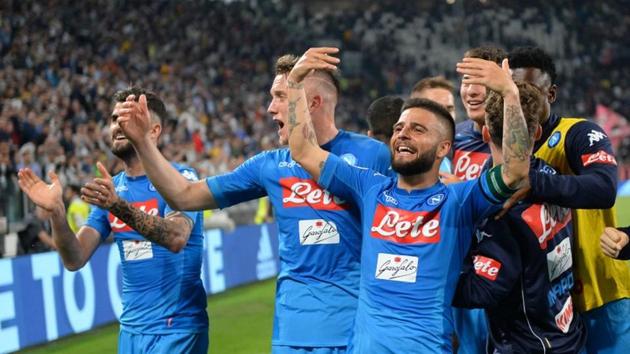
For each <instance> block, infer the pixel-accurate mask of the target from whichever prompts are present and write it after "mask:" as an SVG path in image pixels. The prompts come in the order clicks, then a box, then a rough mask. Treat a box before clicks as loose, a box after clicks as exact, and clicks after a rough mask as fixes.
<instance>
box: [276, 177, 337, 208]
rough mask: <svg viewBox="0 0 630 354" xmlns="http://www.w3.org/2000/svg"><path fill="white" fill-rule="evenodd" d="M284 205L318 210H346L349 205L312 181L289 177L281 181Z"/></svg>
mask: <svg viewBox="0 0 630 354" xmlns="http://www.w3.org/2000/svg"><path fill="white" fill-rule="evenodd" d="M280 185H281V186H282V205H283V206H284V207H285V208H297V207H311V208H313V209H317V210H345V209H348V208H349V205H348V203H346V202H345V201H344V200H343V199H341V198H337V197H335V196H334V195H332V194H331V193H330V192H329V191H327V190H325V189H322V188H321V187H320V186H319V185H318V184H317V183H315V181H313V180H312V179H301V178H297V177H287V178H281V179H280Z"/></svg>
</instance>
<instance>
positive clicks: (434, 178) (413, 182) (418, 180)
mask: <svg viewBox="0 0 630 354" xmlns="http://www.w3.org/2000/svg"><path fill="white" fill-rule="evenodd" d="M438 175H439V172H438V170H437V169H435V168H432V169H431V170H430V171H427V172H425V173H420V174H417V175H411V176H403V175H401V174H398V188H400V189H404V190H406V191H408V192H411V191H413V190H416V189H425V188H429V187H431V186H433V185H434V184H436V183H437V182H438Z"/></svg>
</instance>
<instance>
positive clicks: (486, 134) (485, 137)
mask: <svg viewBox="0 0 630 354" xmlns="http://www.w3.org/2000/svg"><path fill="white" fill-rule="evenodd" d="M481 137H482V138H483V142H484V143H486V144H489V143H490V140H491V139H490V130H489V129H488V127H487V126H485V125H484V126H483V127H481Z"/></svg>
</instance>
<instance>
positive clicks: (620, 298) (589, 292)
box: [507, 47, 630, 353]
mask: <svg viewBox="0 0 630 354" xmlns="http://www.w3.org/2000/svg"><path fill="white" fill-rule="evenodd" d="M509 57H510V63H513V76H514V78H515V79H517V80H524V81H527V82H530V83H531V84H533V85H534V86H536V87H538V88H539V89H540V90H541V91H543V93H544V94H545V97H546V98H547V105H546V106H547V109H548V112H551V109H550V105H551V104H552V103H553V102H555V99H556V91H557V87H556V69H555V65H554V63H553V59H552V58H551V57H550V56H549V55H548V54H547V53H545V52H544V51H543V50H542V49H540V48H535V47H524V48H516V49H514V50H513V51H512V52H510V55H509ZM542 128H543V134H542V138H541V139H540V140H539V141H538V142H537V143H536V145H535V147H534V151H535V154H536V157H538V158H540V159H542V160H544V161H545V162H547V163H548V164H549V165H551V166H552V167H553V168H554V169H555V170H556V171H558V172H559V173H560V174H558V175H549V174H544V173H538V172H534V173H532V174H530V178H529V180H528V182H529V185H531V190H530V189H529V188H525V190H526V191H529V194H530V198H531V199H532V200H537V201H539V200H545V201H548V202H550V203H553V204H556V205H560V206H563V207H566V208H573V209H574V210H573V223H574V227H575V242H576V244H575V246H576V247H575V248H574V249H573V254H574V259H575V287H573V299H574V300H575V308H576V309H577V310H578V311H580V312H583V316H584V319H585V323H586V326H587V328H588V331H587V332H588V339H587V343H586V348H587V350H588V352H589V353H622V352H625V351H626V350H627V348H630V321H628V318H630V268H629V267H628V264H625V263H624V262H618V261H615V260H614V259H611V258H609V257H605V256H604V254H602V252H601V251H600V244H599V243H600V242H599V235H601V234H602V233H603V232H604V229H605V227H607V226H608V227H614V226H615V225H616V215H615V209H614V208H613V205H614V203H615V197H616V192H617V160H616V159H615V156H614V153H613V150H612V146H611V144H610V140H609V139H608V136H607V135H606V133H605V132H604V131H603V130H602V128H601V127H599V126H598V125H597V124H595V123H594V122H591V121H588V120H585V119H580V118H565V117H560V116H558V115H557V114H554V113H550V114H549V116H548V118H547V119H546V120H545V121H544V122H543V123H542ZM519 194H520V193H519ZM515 197H516V196H515ZM515 200H516V199H514V201H515ZM507 204H508V206H509V205H510V204H511V203H507ZM587 209H589V210H587ZM570 288H571V287H569V288H567V289H566V290H567V291H568V290H569V289H570Z"/></svg>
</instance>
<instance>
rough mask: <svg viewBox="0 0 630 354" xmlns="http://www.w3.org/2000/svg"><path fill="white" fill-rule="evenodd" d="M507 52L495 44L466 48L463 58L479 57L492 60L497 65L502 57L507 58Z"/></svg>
mask: <svg viewBox="0 0 630 354" xmlns="http://www.w3.org/2000/svg"><path fill="white" fill-rule="evenodd" d="M507 56H508V54H507V52H506V51H505V50H503V49H501V48H499V47H495V46H489V45H488V46H481V47H476V48H472V49H468V50H467V51H466V53H464V57H465V58H479V59H484V60H490V61H493V62H495V63H497V64H499V65H501V62H502V61H503V59H505V58H507Z"/></svg>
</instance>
